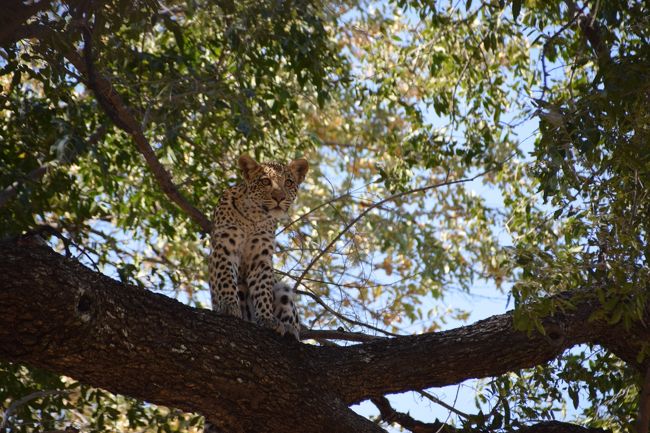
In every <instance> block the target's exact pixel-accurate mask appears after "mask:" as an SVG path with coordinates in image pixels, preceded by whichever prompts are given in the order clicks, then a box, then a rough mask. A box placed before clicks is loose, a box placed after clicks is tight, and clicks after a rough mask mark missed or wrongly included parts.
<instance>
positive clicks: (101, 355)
mask: <svg viewBox="0 0 650 433" xmlns="http://www.w3.org/2000/svg"><path fill="white" fill-rule="evenodd" d="M0 273H1V274H2V275H0V358H2V359H4V360H8V361H16V362H21V363H25V364H29V365H33V366H36V367H42V368H47V369H49V370H52V371H55V372H58V373H61V374H67V375H70V376H72V377H75V378H76V379H78V380H80V381H83V382H85V383H88V384H92V385H95V386H98V387H102V388H105V389H108V390H110V391H113V392H118V393H122V394H126V395H131V396H134V397H136V398H141V399H144V400H147V401H150V402H153V403H159V404H164V405H168V406H172V407H177V408H180V409H184V410H188V411H197V412H200V413H202V414H206V415H207V416H208V417H209V418H210V420H211V421H212V422H213V423H215V424H217V427H218V428H219V429H220V430H223V431H228V432H249V431H250V432H252V431H255V432H267V431H269V432H270V431H287V425H288V422H289V421H288V419H289V417H291V426H292V428H295V430H296V431H313V432H337V431H340V432H354V431H359V432H379V431H382V430H381V429H380V428H379V427H378V426H377V425H375V424H374V423H372V422H370V421H368V420H366V419H364V418H363V417H360V416H359V415H357V414H355V413H354V412H353V411H351V410H349V409H348V407H347V405H346V404H345V403H344V402H343V401H342V400H340V399H339V398H337V396H335V395H334V394H332V393H331V392H330V391H329V389H328V384H327V383H326V382H324V381H322V380H321V378H320V377H319V372H317V371H315V370H313V367H314V365H315V364H314V363H313V361H312V360H313V359H314V358H315V357H316V356H317V351H318V348H316V347H314V346H309V345H304V344H299V343H297V342H294V341H292V340H291V339H283V338H282V337H280V336H278V335H276V334H275V333H273V332H272V331H269V330H265V329H261V328H258V327H257V326H255V325H253V324H249V323H247V322H244V321H240V320H233V319H231V318H225V317H220V316H218V315H217V314H214V313H212V312H211V311H209V310H197V309H193V308H190V307H188V306H185V305H183V304H181V303H179V302H177V301H175V300H173V299H170V298H168V297H165V296H162V295H158V294H155V293H151V292H147V291H143V290H141V289H138V288H137V287H134V286H129V285H124V284H120V283H118V282H116V281H114V280H112V279H110V278H107V277H105V276H103V275H101V274H98V273H96V272H92V271H90V270H89V269H87V268H85V267H84V266H82V265H81V264H79V263H78V262H76V261H74V260H70V259H66V258H65V257H63V256H61V255H59V254H56V253H54V252H53V251H52V250H50V249H48V248H45V247H30V246H28V245H25V246H22V247H20V246H17V245H16V244H15V243H6V242H4V243H1V244H0ZM251 412H254V413H255V416H251Z"/></svg>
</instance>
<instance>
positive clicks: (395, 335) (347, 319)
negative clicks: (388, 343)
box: [296, 290, 399, 337]
mask: <svg viewBox="0 0 650 433" xmlns="http://www.w3.org/2000/svg"><path fill="white" fill-rule="evenodd" d="M296 293H298V294H299V295H306V296H309V297H310V298H312V299H313V300H314V301H316V302H317V303H318V305H320V306H321V307H323V308H324V309H326V310H327V311H329V312H330V313H332V314H333V315H334V316H336V317H338V318H339V319H341V320H343V321H344V322H348V323H351V324H353V325H357V326H361V327H364V328H368V329H372V330H373V331H377V332H381V333H382V334H385V335H390V336H391V337H399V334H395V333H393V332H390V331H386V330H385V329H381V328H377V327H376V326H372V325H369V324H367V323H363V322H360V321H358V320H354V319H350V318H349V317H346V316H344V315H342V314H341V313H339V312H338V311H335V310H334V309H332V308H331V307H330V306H329V305H327V304H326V303H325V302H323V300H322V299H321V298H320V297H319V296H318V295H317V294H315V293H313V292H311V291H309V290H307V291H304V290H296Z"/></svg>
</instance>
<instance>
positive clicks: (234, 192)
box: [209, 155, 309, 339]
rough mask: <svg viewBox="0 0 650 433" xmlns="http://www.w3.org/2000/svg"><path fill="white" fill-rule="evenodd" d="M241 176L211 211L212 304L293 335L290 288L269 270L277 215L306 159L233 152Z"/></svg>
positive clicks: (296, 333) (295, 185)
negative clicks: (260, 157) (266, 159)
mask: <svg viewBox="0 0 650 433" xmlns="http://www.w3.org/2000/svg"><path fill="white" fill-rule="evenodd" d="M239 166H240V169H241V171H242V175H243V179H244V180H243V182H242V183H240V184H239V185H236V186H234V187H232V188H230V189H228V190H226V192H225V193H224V194H223V196H222V197H221V200H220V202H219V205H218V206H217V207H216V209H215V210H214V213H213V221H212V233H211V235H210V246H211V252H210V261H209V279H210V294H211V296H212V309H213V310H215V311H217V312H219V313H222V314H227V315H230V316H235V317H238V318H242V319H245V320H248V321H251V322H255V323H257V324H258V325H261V326H265V327H267V328H271V329H273V330H275V331H276V332H278V333H280V334H282V335H284V334H285V333H287V332H288V333H290V334H292V335H293V336H294V337H296V339H298V338H299V329H300V324H299V322H298V314H297V312H296V308H295V303H294V302H295V294H294V292H293V290H292V289H291V288H290V287H289V286H287V285H286V284H284V283H282V282H279V281H276V279H275V277H274V275H273V252H274V250H275V230H276V227H277V222H278V218H279V217H281V216H283V215H284V214H286V212H287V210H288V209H289V206H290V205H291V203H293V201H294V199H295V198H296V194H297V192H298V186H299V185H300V183H301V182H302V181H303V180H304V178H305V174H306V173H307V170H308V168H309V165H308V163H307V161H306V160H304V159H297V160H293V161H291V162H290V163H289V164H286V165H285V164H280V163H276V162H268V163H263V164H259V163H257V162H256V161H255V160H254V159H253V158H251V157H250V156H248V155H242V156H241V157H240V158H239Z"/></svg>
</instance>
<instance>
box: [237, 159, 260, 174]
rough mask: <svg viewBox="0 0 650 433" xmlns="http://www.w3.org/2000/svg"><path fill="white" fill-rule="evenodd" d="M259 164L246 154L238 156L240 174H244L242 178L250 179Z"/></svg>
mask: <svg viewBox="0 0 650 433" xmlns="http://www.w3.org/2000/svg"><path fill="white" fill-rule="evenodd" d="M259 166H260V165H259V164H258V163H257V161H255V160H254V159H253V158H251V157H250V156H248V155H247V154H243V155H242V156H240V157H239V168H240V169H241V174H242V175H243V176H244V179H246V180H251V178H252V177H253V173H254V172H255V170H256V169H257V168H258V167H259Z"/></svg>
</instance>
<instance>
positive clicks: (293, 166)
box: [289, 158, 309, 183]
mask: <svg viewBox="0 0 650 433" xmlns="http://www.w3.org/2000/svg"><path fill="white" fill-rule="evenodd" d="M289 170H291V173H293V175H294V177H295V178H296V181H297V182H298V183H300V182H302V181H303V180H305V176H306V175H307V170H309V163H308V162H307V160H306V159H302V158H301V159H294V160H293V161H291V162H290V163H289Z"/></svg>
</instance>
